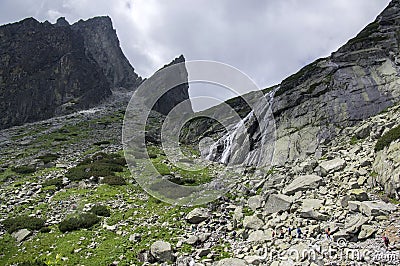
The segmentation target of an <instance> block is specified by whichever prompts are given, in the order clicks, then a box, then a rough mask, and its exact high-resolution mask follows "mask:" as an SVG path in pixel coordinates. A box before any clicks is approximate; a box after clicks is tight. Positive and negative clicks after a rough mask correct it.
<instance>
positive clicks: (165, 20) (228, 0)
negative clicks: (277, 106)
mask: <svg viewBox="0 0 400 266" xmlns="http://www.w3.org/2000/svg"><path fill="white" fill-rule="evenodd" d="M389 2H390V0H329V1H323V0H264V1H262V0H259V1H258V0H254V1H244V0H243V1H239V0H219V1H215V0H214V1H213V0H196V1H194V0H193V1H188V0H187V1H184V0H168V1H167V0H113V1H110V0H1V1H0V23H1V24H5V23H10V22H15V21H19V20H21V19H23V18H25V17H29V16H32V17H35V18H36V19H38V20H39V21H45V20H49V21H50V22H55V21H56V19H57V18H58V17H60V16H64V17H66V19H67V20H68V21H69V22H70V23H73V22H75V21H77V20H79V19H81V18H82V19H87V18H90V17H93V16H99V15H109V16H110V17H111V18H112V21H113V24H114V28H115V29H116V30H117V34H118V37H119V39H120V42H121V47H122V49H123V51H124V53H125V54H126V56H127V57H128V59H129V61H130V62H131V64H132V65H133V67H134V68H135V70H136V72H137V73H138V74H139V75H141V76H143V77H148V76H149V75H151V74H152V73H153V72H154V71H155V70H157V69H158V68H160V67H161V66H163V65H164V64H166V63H168V62H169V61H171V60H172V59H173V58H174V57H176V56H178V55H180V54H184V55H185V57H186V59H187V60H196V59H202V60H215V61H220V62H224V63H227V64H230V65H232V66H234V67H236V68H238V69H240V70H241V71H243V72H244V73H246V74H247V75H249V76H250V77H251V78H252V79H254V80H255V82H256V83H257V84H258V85H259V86H260V87H261V88H265V87H268V86H271V85H274V84H277V83H279V82H280V81H281V80H282V79H283V78H285V77H287V76H288V75H290V74H292V73H294V72H296V71H297V70H298V69H300V68H301V67H302V66H304V65H306V64H307V63H310V62H312V61H314V60H315V59H317V58H319V57H323V56H328V55H329V54H330V53H331V52H333V51H335V50H337V49H338V48H339V47H340V46H341V45H343V44H344V43H345V42H346V41H347V40H348V39H350V38H351V37H353V36H355V35H356V34H357V33H358V32H359V31H360V30H361V29H362V28H363V27H364V26H365V25H367V24H368V23H369V22H372V21H373V20H374V19H375V18H376V16H377V15H378V14H379V13H380V12H381V11H382V10H383V9H384V8H385V7H386V6H387V5H388V3H389ZM196 90H197V92H195V91H192V92H191V95H192V96H193V95H198V91H199V88H197V87H196ZM204 91H207V92H208V93H211V94H212V95H213V96H216V97H221V98H226V97H230V96H232V95H229V94H227V93H226V91H222V90H221V89H217V88H212V87H209V88H203V92H204Z"/></svg>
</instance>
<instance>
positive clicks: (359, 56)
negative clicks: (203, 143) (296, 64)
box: [204, 0, 400, 165]
mask: <svg viewBox="0 0 400 266" xmlns="http://www.w3.org/2000/svg"><path fill="white" fill-rule="evenodd" d="M399 40H400V1H398V0H394V1H392V2H391V3H390V5H389V6H388V7H387V8H386V9H385V10H384V11H383V12H382V13H381V14H380V15H379V16H378V17H377V19H376V20H375V21H374V22H373V23H371V24H369V25H368V26H367V27H366V28H365V29H363V30H362V31H361V32H360V33H359V34H358V35H357V36H356V37H355V38H353V39H351V40H350V41H349V42H347V43H346V44H345V45H344V46H343V47H341V48H340V49H339V50H338V51H337V52H334V53H332V55H331V56H330V57H328V58H321V59H318V60H316V61H315V62H313V63H311V64H309V65H307V66H306V67H304V68H302V69H301V70H300V71H299V72H297V73H296V74H294V75H292V76H290V77H288V78H286V79H285V80H283V81H282V83H281V84H279V87H278V89H275V90H269V91H266V93H267V94H268V95H269V97H274V100H273V107H272V110H273V114H274V118H275V125H276V142H275V152H274V160H273V162H272V164H278V165H279V164H282V163H284V162H286V161H291V160H294V159H296V158H304V157H305V156H308V155H315V156H316V157H320V156H321V155H322V154H323V152H324V144H326V143H328V142H329V141H330V140H331V139H332V138H333V137H335V136H337V135H339V134H341V133H342V129H343V128H344V127H346V126H351V125H354V124H356V123H358V122H360V121H362V120H363V119H366V118H368V117H370V116H372V115H375V114H377V113H379V112H380V111H382V110H383V109H385V108H387V107H388V106H391V105H393V104H394V103H396V102H397V101H399V100H400V79H399V74H400V58H399V55H400V54H399V52H400V51H399V45H400V42H399ZM231 104H233V105H234V107H235V109H237V110H239V111H240V110H244V111H245V113H248V112H249V109H248V107H247V106H245V105H244V104H243V103H242V102H241V101H231ZM256 108H258V107H257V104H256ZM248 128H252V134H253V135H257V134H262V132H260V129H259V128H257V121H256V120H254V123H251V124H249V125H248ZM254 128H256V129H255V130H254ZM235 134H236V133H235V132H233V131H230V132H228V133H227V135H235ZM226 138H227V137H226V135H225V136H222V137H221V139H220V140H219V141H218V143H217V144H218V145H216V146H215V147H218V148H215V149H214V150H212V151H211V155H210V154H209V152H208V151H204V152H205V155H207V156H209V157H210V158H214V159H215V160H217V161H218V160H221V154H223V153H224V152H225V150H226V149H232V145H227V142H226V141H225V139H226ZM236 138H237V139H241V138H243V136H237V137H236ZM250 142H251V143H250V146H252V147H257V146H259V148H258V149H257V150H255V151H254V152H253V153H252V154H251V158H249V155H250V154H249V153H248V151H246V150H244V149H242V148H241V147H237V149H235V150H233V151H232V153H234V154H235V161H236V162H238V163H240V162H242V163H245V164H249V165H258V164H260V163H262V161H261V159H260V158H262V157H263V156H264V155H265V154H266V153H267V152H269V151H266V150H264V149H263V148H262V147H261V146H262V145H260V143H259V142H260V139H259V138H252V139H251V140H250ZM254 153H256V154H254ZM232 158H233V156H231V157H230V158H229V159H228V160H227V161H229V160H231V159H232Z"/></svg>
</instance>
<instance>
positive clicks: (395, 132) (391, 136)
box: [375, 125, 400, 152]
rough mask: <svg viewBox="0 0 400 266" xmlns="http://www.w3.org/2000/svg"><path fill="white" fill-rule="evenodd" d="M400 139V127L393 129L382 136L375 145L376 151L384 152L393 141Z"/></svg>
mask: <svg viewBox="0 0 400 266" xmlns="http://www.w3.org/2000/svg"><path fill="white" fill-rule="evenodd" d="M397 139H400V125H398V126H397V127H395V128H392V129H391V130H389V131H388V132H386V133H385V134H383V135H382V137H380V139H379V140H378V141H377V142H376V144H375V151H376V152H377V151H380V150H383V148H385V147H386V146H389V145H390V143H392V142H393V141H395V140H397Z"/></svg>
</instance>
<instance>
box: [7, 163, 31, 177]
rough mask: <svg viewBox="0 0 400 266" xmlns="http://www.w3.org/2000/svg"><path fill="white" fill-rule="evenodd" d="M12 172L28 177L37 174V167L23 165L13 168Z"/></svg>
mask: <svg viewBox="0 0 400 266" xmlns="http://www.w3.org/2000/svg"><path fill="white" fill-rule="evenodd" d="M11 170H12V171H14V172H15V173H17V174H22V175H26V174H31V173H34V172H36V167H34V166H31V165H21V166H15V167H13V168H11Z"/></svg>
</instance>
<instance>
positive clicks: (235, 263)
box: [215, 258, 248, 266]
mask: <svg viewBox="0 0 400 266" xmlns="http://www.w3.org/2000/svg"><path fill="white" fill-rule="evenodd" d="M246 265H248V263H247V262H246V261H245V260H242V259H236V258H228V259H222V260H220V261H218V262H217V263H216V264H215V266H246Z"/></svg>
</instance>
